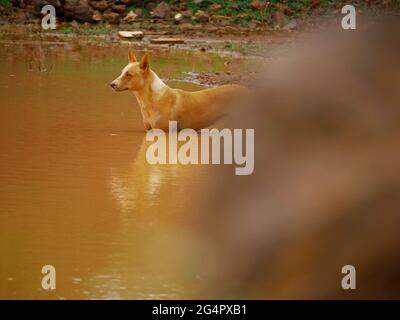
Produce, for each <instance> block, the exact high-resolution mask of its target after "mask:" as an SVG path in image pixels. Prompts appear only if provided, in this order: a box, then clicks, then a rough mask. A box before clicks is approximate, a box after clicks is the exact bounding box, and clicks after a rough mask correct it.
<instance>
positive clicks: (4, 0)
mask: <svg viewBox="0 0 400 320" xmlns="http://www.w3.org/2000/svg"><path fill="white" fill-rule="evenodd" d="M0 6H3V7H5V8H9V7H11V0H0Z"/></svg>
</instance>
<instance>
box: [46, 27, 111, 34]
mask: <svg viewBox="0 0 400 320" xmlns="http://www.w3.org/2000/svg"><path fill="white" fill-rule="evenodd" d="M49 31H51V32H57V33H63V34H80V35H101V34H110V33H112V32H113V31H112V30H111V29H108V28H106V27H104V26H90V27H79V28H72V27H61V28H59V29H57V30H49Z"/></svg>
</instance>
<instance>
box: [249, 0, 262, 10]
mask: <svg viewBox="0 0 400 320" xmlns="http://www.w3.org/2000/svg"><path fill="white" fill-rule="evenodd" d="M250 6H251V7H252V8H253V9H255V10H261V9H264V7H265V3H264V2H261V1H260V0H252V1H251V3H250Z"/></svg>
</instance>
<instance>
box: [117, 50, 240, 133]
mask: <svg viewBox="0 0 400 320" xmlns="http://www.w3.org/2000/svg"><path fill="white" fill-rule="evenodd" d="M128 58H129V64H128V65H127V66H126V67H125V68H124V69H123V70H122V73H121V75H120V76H119V77H118V78H117V79H115V80H114V81H113V82H111V84H110V85H111V87H112V88H113V89H114V90H115V91H124V90H131V91H133V93H134V94H135V96H136V98H137V100H138V102H139V106H140V110H141V112H142V116H143V122H144V126H145V129H146V130H150V129H154V128H159V129H162V130H164V131H168V128H169V122H168V121H174V120H175V121H177V123H178V129H183V128H192V129H195V130H199V129H201V128H206V127H208V126H210V125H212V124H213V123H215V122H216V121H217V120H218V119H219V118H221V117H222V116H224V115H225V114H227V112H226V109H227V106H228V105H229V101H230V100H232V99H234V98H235V97H236V96H237V94H238V93H241V92H243V91H244V87H241V86H239V85H224V86H220V87H216V88H209V89H204V90H200V91H195V92H188V91H184V90H180V89H173V88H170V87H169V86H167V85H166V84H165V83H164V82H163V81H162V80H161V79H160V78H159V77H158V76H157V75H156V74H155V72H154V71H152V70H151V69H150V67H149V56H148V54H147V53H146V54H145V55H144V56H143V57H142V59H141V61H140V62H138V61H137V60H136V57H135V55H134V54H133V52H132V50H130V49H129V52H128Z"/></svg>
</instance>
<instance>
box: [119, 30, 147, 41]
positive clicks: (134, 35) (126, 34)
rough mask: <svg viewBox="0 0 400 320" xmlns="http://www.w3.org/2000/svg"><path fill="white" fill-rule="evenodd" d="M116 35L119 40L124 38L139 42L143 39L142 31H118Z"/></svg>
mask: <svg viewBox="0 0 400 320" xmlns="http://www.w3.org/2000/svg"><path fill="white" fill-rule="evenodd" d="M118 35H119V36H120V37H121V38H125V39H137V40H141V39H143V36H144V34H143V32H142V31H119V32H118Z"/></svg>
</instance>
